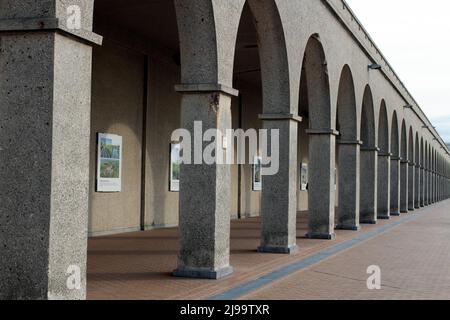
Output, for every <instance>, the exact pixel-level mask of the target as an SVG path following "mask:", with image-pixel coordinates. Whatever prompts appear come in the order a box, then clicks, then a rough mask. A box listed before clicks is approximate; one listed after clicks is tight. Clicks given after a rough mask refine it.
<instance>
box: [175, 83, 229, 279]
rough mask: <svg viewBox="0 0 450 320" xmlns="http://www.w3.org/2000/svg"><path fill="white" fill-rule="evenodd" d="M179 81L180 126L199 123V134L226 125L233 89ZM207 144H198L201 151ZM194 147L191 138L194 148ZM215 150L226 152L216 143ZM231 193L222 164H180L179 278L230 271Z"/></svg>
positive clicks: (215, 275) (191, 127) (191, 128)
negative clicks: (200, 128)
mask: <svg viewBox="0 0 450 320" xmlns="http://www.w3.org/2000/svg"><path fill="white" fill-rule="evenodd" d="M200 87H201V86H195V85H180V86H177V87H176V90H177V91H178V92H181V93H183V95H182V99H181V127H182V128H184V129H186V130H188V131H189V132H190V133H191V137H192V138H194V133H195V132H198V127H197V128H195V124H194V122H197V123H198V122H199V121H201V123H202V129H203V132H205V131H206V130H208V129H218V130H220V131H222V132H225V130H226V129H230V128H231V97H230V95H236V94H237V92H236V91H235V90H233V89H231V88H230V89H226V90H225V89H224V88H220V89H221V90H220V89H219V86H214V85H211V86H210V87H211V88H204V90H200ZM214 88H215V89H216V91H213V90H214ZM208 144H210V143H209V142H208V143H207V142H203V146H202V145H200V147H203V148H202V150H204V148H205V147H206V145H208ZM196 148H198V145H196V143H195V142H194V141H193V148H192V150H195V149H196ZM216 152H217V154H219V153H222V155H224V154H225V152H226V150H225V149H223V147H222V144H221V143H220V142H219V143H217V144H216ZM230 197H231V171H230V166H229V165H226V164H217V163H214V164H206V163H205V162H204V161H201V164H200V163H199V161H197V164H195V162H193V163H192V164H182V165H181V172H180V204H179V208H180V211H179V215H180V218H179V235H180V251H179V255H178V267H177V269H176V270H175V271H174V273H173V275H174V276H178V277H191V278H205V279H219V278H223V277H225V276H228V275H229V274H231V273H232V272H233V268H232V267H231V266H230V263H229V257H230Z"/></svg>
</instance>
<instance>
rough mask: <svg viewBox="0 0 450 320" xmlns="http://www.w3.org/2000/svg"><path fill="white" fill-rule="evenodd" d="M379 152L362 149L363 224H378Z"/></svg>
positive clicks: (361, 216)
mask: <svg viewBox="0 0 450 320" xmlns="http://www.w3.org/2000/svg"><path fill="white" fill-rule="evenodd" d="M378 151H380V149H378V148H361V202H360V206H361V209H360V210H361V212H360V222H361V223H368V224H375V223H377V193H378V188H377V177H378Z"/></svg>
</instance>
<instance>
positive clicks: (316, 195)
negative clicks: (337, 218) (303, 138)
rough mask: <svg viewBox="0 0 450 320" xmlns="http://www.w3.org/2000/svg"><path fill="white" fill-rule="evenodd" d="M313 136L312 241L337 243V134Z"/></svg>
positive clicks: (316, 132) (323, 132)
mask: <svg viewBox="0 0 450 320" xmlns="http://www.w3.org/2000/svg"><path fill="white" fill-rule="evenodd" d="M307 133H308V134H309V187H308V203H309V208H308V210H309V233H308V234H307V237H308V238H311V239H328V240H329V239H334V238H335V233H334V210H335V166H336V158H335V152H336V135H337V134H338V133H337V132H336V131H334V130H314V129H312V130H307Z"/></svg>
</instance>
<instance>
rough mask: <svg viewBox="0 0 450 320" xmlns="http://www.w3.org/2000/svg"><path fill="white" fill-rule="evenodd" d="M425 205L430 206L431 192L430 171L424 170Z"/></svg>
mask: <svg viewBox="0 0 450 320" xmlns="http://www.w3.org/2000/svg"><path fill="white" fill-rule="evenodd" d="M424 176H425V178H424V179H425V180H424V204H425V206H428V205H430V198H429V192H430V182H429V180H430V172H429V171H428V169H425V170H424Z"/></svg>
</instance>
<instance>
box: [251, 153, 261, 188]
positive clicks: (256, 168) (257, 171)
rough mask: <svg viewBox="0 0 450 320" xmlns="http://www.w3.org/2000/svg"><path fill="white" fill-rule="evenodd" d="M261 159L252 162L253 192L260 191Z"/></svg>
mask: <svg viewBox="0 0 450 320" xmlns="http://www.w3.org/2000/svg"><path fill="white" fill-rule="evenodd" d="M261 169H262V158H261V157H255V159H254V160H253V191H261V190H262V174H261Z"/></svg>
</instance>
